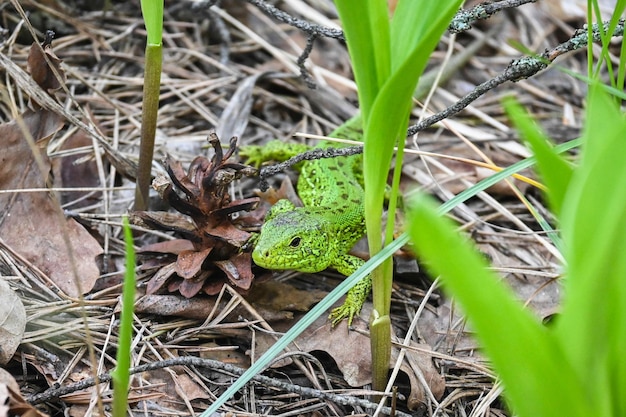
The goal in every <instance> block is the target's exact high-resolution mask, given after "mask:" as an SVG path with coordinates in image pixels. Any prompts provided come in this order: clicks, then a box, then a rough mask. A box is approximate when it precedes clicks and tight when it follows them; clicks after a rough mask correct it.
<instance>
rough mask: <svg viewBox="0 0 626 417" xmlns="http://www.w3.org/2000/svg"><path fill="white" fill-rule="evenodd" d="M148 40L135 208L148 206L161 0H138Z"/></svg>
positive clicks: (158, 73) (160, 55) (160, 51)
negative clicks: (139, 0)
mask: <svg viewBox="0 0 626 417" xmlns="http://www.w3.org/2000/svg"><path fill="white" fill-rule="evenodd" d="M141 11H142V13H143V18H144V22H145V24H146V31H147V33H148V40H147V43H146V63H145V69H144V85H143V106H142V110H141V112H142V114H141V142H140V144H139V167H138V169H137V183H136V188H135V207H134V208H135V210H146V209H147V208H148V195H149V190H150V180H151V176H150V172H151V167H152V157H153V154H154V138H155V135H156V126H157V116H158V110H159V94H160V89H161V67H162V65H163V44H162V37H163V0H142V1H141Z"/></svg>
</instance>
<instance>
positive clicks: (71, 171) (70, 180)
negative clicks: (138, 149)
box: [52, 108, 108, 210]
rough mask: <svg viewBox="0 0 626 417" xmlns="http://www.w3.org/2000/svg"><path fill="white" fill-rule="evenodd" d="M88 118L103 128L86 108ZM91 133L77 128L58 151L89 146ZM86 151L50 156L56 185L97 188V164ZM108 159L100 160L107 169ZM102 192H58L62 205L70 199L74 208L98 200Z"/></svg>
mask: <svg viewBox="0 0 626 417" xmlns="http://www.w3.org/2000/svg"><path fill="white" fill-rule="evenodd" d="M87 111H88V112H89V115H90V120H91V122H92V123H93V124H94V125H95V126H96V127H97V128H98V130H102V129H101V128H100V126H99V124H98V123H97V119H96V118H95V117H94V116H93V114H92V112H91V111H90V109H89V108H87ZM92 143H93V141H92V139H91V137H90V136H89V135H88V134H87V133H86V132H85V131H83V130H77V131H76V133H74V134H73V135H72V136H70V137H69V138H67V139H66V140H65V141H64V142H63V145H61V146H60V147H59V150H60V151H69V150H74V149H79V148H88V147H90V146H91V145H92ZM87 156H88V155H87V154H84V153H79V154H75V155H67V156H64V157H62V158H55V159H53V160H52V169H53V172H54V179H55V186H57V184H58V186H59V187H63V188H96V187H99V186H100V178H99V173H98V164H97V162H96V159H95V158H94V157H91V158H88V157H87ZM106 162H107V160H106V159H105V160H104V161H103V163H104V167H103V168H104V169H105V170H106V169H108V164H106ZM101 198H102V194H100V193H94V192H93V191H71V192H69V191H68V192H63V193H61V201H62V203H63V204H64V205H65V204H67V203H71V209H73V210H76V209H79V208H82V207H88V206H94V205H96V204H97V203H98V202H100V200H101Z"/></svg>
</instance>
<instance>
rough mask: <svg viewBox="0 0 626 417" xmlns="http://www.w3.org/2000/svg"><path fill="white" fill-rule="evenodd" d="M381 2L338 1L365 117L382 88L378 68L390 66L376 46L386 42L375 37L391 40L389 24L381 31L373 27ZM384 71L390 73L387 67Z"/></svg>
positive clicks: (338, 8)
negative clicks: (380, 87)
mask: <svg viewBox="0 0 626 417" xmlns="http://www.w3.org/2000/svg"><path fill="white" fill-rule="evenodd" d="M381 3H382V2H380V1H362V0H338V1H336V2H335V6H336V7H337V13H338V14H339V17H340V18H341V24H342V26H343V30H344V35H345V37H346V43H347V44H348V51H349V52H350V60H351V62H352V70H353V71H354V79H355V81H356V83H357V85H358V89H359V108H360V111H361V115H362V117H363V120H367V118H368V117H369V114H370V111H371V106H372V103H373V102H374V98H375V97H376V94H377V92H378V89H379V74H378V68H380V67H382V66H384V65H387V67H389V66H390V63H389V57H388V55H383V56H380V57H379V56H378V54H379V52H378V51H377V50H376V49H375V47H376V46H377V45H378V46H380V45H381V44H383V41H381V40H378V41H377V40H375V38H376V37H380V38H382V39H387V42H388V40H389V29H388V24H383V26H382V27H381V28H380V30H372V25H373V22H374V21H376V20H377V19H378V18H379V14H380V11H379V10H378V9H376V7H380V6H381ZM387 45H388V43H387ZM387 48H388V46H387ZM385 57H386V60H385ZM379 59H380V60H379ZM385 72H388V69H387V70H386V71H385Z"/></svg>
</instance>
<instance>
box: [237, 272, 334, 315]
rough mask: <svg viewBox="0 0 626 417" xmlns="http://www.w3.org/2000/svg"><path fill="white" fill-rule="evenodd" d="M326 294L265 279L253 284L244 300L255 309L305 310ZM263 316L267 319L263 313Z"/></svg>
mask: <svg viewBox="0 0 626 417" xmlns="http://www.w3.org/2000/svg"><path fill="white" fill-rule="evenodd" d="M326 294H328V293H327V292H325V291H321V290H315V289H309V290H307V291H303V290H300V289H298V288H295V287H293V286H292V285H289V283H285V282H278V281H273V280H272V281H267V282H263V283H261V284H258V285H255V286H254V291H251V292H250V294H248V296H246V301H248V302H249V303H250V304H252V305H253V306H254V307H255V308H257V309H263V310H265V311H273V312H281V311H298V312H306V311H309V310H310V309H311V306H312V305H313V304H315V303H318V302H320V301H321V300H322V299H323V298H324V297H325V296H326ZM263 317H264V318H265V319H266V320H267V318H266V317H265V315H263Z"/></svg>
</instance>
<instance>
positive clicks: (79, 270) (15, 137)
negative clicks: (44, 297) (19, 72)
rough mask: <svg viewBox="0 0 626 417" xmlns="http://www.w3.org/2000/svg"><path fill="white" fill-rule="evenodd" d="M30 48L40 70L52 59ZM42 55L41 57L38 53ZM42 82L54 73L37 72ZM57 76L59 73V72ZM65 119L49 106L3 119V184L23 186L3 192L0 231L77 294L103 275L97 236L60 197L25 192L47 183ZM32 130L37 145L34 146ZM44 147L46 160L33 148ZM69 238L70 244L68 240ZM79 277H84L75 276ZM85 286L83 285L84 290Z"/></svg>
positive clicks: (0, 127) (0, 166)
mask: <svg viewBox="0 0 626 417" xmlns="http://www.w3.org/2000/svg"><path fill="white" fill-rule="evenodd" d="M36 50H39V47H38V46H36V45H35V46H34V47H33V48H31V52H32V53H31V55H30V56H29V66H30V67H31V68H37V71H40V69H41V68H42V67H43V66H44V65H45V68H47V64H46V63H45V61H43V62H41V60H42V59H43V55H42V54H40V53H39V54H38V53H37V52H34V51H36ZM37 57H38V58H37ZM36 77H37V78H36V81H37V82H38V83H40V85H42V88H46V89H51V88H52V87H54V85H55V84H54V81H51V80H52V78H53V77H54V76H53V75H50V74H48V75H46V74H41V73H37V75H36ZM54 79H55V80H56V77H54ZM62 126H63V120H62V119H61V118H60V117H59V116H58V115H56V114H54V113H52V112H49V111H47V110H43V109H40V110H38V111H32V110H27V111H26V112H24V114H22V115H21V116H20V117H18V119H17V120H14V121H11V122H10V123H5V124H2V125H0V146H1V147H2V148H3V152H2V156H1V157H0V189H4V190H18V191H16V192H15V193H11V194H2V195H0V208H1V209H2V217H1V218H0V235H1V236H2V238H3V239H4V241H5V242H6V244H7V245H8V246H10V247H11V248H12V249H13V250H15V251H16V252H17V253H19V254H20V255H22V256H24V257H25V258H26V259H28V260H29V261H30V262H32V263H33V264H34V265H35V266H36V267H38V268H39V269H41V270H42V271H43V272H44V273H45V274H46V275H47V276H48V277H49V278H50V279H51V280H52V281H53V282H54V283H55V284H56V285H57V286H58V287H59V288H60V289H61V290H62V291H63V292H65V293H66V294H67V295H69V296H72V297H76V296H78V295H79V293H80V292H81V291H82V292H83V293H85V292H88V291H89V290H90V289H91V288H92V287H93V285H94V283H95V281H96V279H97V278H98V276H99V275H100V271H99V269H98V267H97V265H96V256H98V255H100V254H101V253H102V248H101V247H100V245H99V244H98V242H97V241H96V240H95V239H94V238H93V237H92V236H91V235H90V234H89V233H87V231H86V230H85V229H84V228H83V227H82V226H81V225H80V224H78V223H77V222H76V221H74V220H73V219H65V218H64V217H63V216H62V214H61V211H60V210H61V209H60V207H59V203H58V202H57V201H56V200H55V199H53V198H51V197H50V195H49V194H48V193H46V192H28V193H21V192H19V190H20V189H24V188H41V189H45V188H46V183H47V180H48V178H49V175H50V160H49V158H48V156H47V154H46V152H45V149H46V146H47V144H48V141H49V139H50V138H51V136H52V135H53V134H54V133H56V132H57V131H58V130H59V129H61V127H62ZM25 135H26V136H29V137H30V138H31V139H32V140H33V142H35V143H36V146H37V148H36V149H31V148H30V147H29V145H28V142H27V137H25ZM35 151H37V152H38V153H39V155H38V156H39V160H40V163H41V166H40V165H38V163H37V159H36V158H35V156H34V155H33V152H35ZM66 239H67V241H69V242H70V245H69V246H70V248H68V245H67V244H66ZM78 277H80V282H77V281H76V280H77V279H78ZM79 288H80V290H79Z"/></svg>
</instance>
